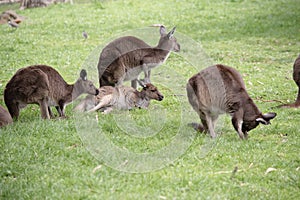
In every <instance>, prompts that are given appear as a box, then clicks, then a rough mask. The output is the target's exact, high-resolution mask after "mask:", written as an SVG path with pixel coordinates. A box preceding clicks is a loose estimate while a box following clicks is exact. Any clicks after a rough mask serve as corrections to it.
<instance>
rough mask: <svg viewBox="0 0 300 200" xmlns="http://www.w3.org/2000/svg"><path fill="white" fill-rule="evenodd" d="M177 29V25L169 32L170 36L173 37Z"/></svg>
mask: <svg viewBox="0 0 300 200" xmlns="http://www.w3.org/2000/svg"><path fill="white" fill-rule="evenodd" d="M175 30H176V26H175V27H174V28H173V29H172V30H171V31H170V32H169V33H168V38H169V39H170V38H172V37H173V35H174V33H175Z"/></svg>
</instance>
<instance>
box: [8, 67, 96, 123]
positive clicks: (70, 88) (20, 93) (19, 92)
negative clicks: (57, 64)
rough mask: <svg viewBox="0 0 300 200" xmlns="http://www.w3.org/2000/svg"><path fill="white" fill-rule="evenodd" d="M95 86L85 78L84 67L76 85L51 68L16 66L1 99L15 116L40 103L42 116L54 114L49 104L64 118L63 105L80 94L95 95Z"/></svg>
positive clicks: (46, 116) (47, 116) (45, 117)
mask: <svg viewBox="0 0 300 200" xmlns="http://www.w3.org/2000/svg"><path fill="white" fill-rule="evenodd" d="M98 92H99V91H98V89H97V88H96V87H95V86H94V84H93V83H92V82H91V81H89V80H87V73H86V71H85V70H82V71H81V72H80V77H79V79H78V80H77V81H76V82H75V84H72V85H69V84H67V83H66V82H65V81H64V79H63V78H62V77H61V75H60V74H59V73H58V72H57V71H56V70H55V69H53V68H52V67H50V66H46V65H34V66H29V67H25V68H21V69H19V70H18V71H17V72H16V73H15V75H14V76H13V77H12V78H11V79H10V81H9V82H8V83H7V85H6V88H5V90H4V101H5V104H6V106H7V108H8V111H9V113H10V114H11V116H12V117H13V118H15V119H18V117H19V113H20V109H21V108H24V107H25V106H26V105H27V104H39V106H40V110H41V116H42V118H43V119H49V118H50V117H53V114H52V112H51V109H50V106H55V107H56V109H57V111H58V113H59V116H60V117H65V113H64V110H65V107H66V105H67V104H69V103H71V102H72V101H73V100H74V99H76V98H77V97H78V96H79V95H81V94H82V93H87V94H93V95H97V94H98Z"/></svg>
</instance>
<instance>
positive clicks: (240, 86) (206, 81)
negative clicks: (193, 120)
mask: <svg viewBox="0 0 300 200" xmlns="http://www.w3.org/2000/svg"><path fill="white" fill-rule="evenodd" d="M187 95H188V99H189V102H190V104H191V105H192V107H193V109H194V110H195V111H196V112H197V113H198V115H199V117H200V120H201V122H202V125H203V126H202V125H200V124H196V127H195V128H196V129H198V130H200V131H206V132H209V133H210V135H211V137H213V138H214V137H216V133H215V131H214V127H215V123H216V121H217V119H218V116H219V115H220V114H223V113H229V114H230V115H231V117H232V124H233V127H234V128H235V130H236V131H237V133H238V135H239V136H240V138H241V139H245V138H247V136H248V131H250V130H252V129H254V128H255V127H256V126H258V124H259V123H262V124H264V125H267V124H270V120H271V119H273V118H274V117H275V116H276V113H267V114H262V113H261V112H260V111H259V109H258V108H257V106H256V105H255V104H254V102H253V100H252V99H251V98H250V96H249V95H248V93H247V91H246V88H245V84H244V81H243V79H242V76H241V75H240V74H239V72H238V71H237V70H235V69H233V68H231V67H227V66H225V65H215V66H211V67H208V68H206V69H204V70H202V71H200V72H199V73H198V74H196V75H194V76H192V77H191V78H190V79H189V81H188V84H187ZM193 125H195V124H193Z"/></svg>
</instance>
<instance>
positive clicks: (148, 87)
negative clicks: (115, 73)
mask: <svg viewBox="0 0 300 200" xmlns="http://www.w3.org/2000/svg"><path fill="white" fill-rule="evenodd" d="M138 82H139V84H140V85H141V86H142V87H143V90H142V91H141V93H144V95H145V97H146V98H147V99H155V100H157V101H162V100H163V99H164V96H163V95H162V94H161V93H160V92H159V91H158V89H157V88H156V87H155V86H154V85H152V84H151V83H147V84H144V83H142V82H141V81H138Z"/></svg>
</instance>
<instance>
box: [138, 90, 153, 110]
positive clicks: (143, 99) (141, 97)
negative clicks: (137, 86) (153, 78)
mask: <svg viewBox="0 0 300 200" xmlns="http://www.w3.org/2000/svg"><path fill="white" fill-rule="evenodd" d="M136 94H137V97H138V98H137V101H136V105H135V106H136V107H139V108H145V107H148V106H149V101H150V100H149V99H148V98H147V96H146V93H145V92H144V90H142V91H141V92H139V91H137V93H136Z"/></svg>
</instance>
